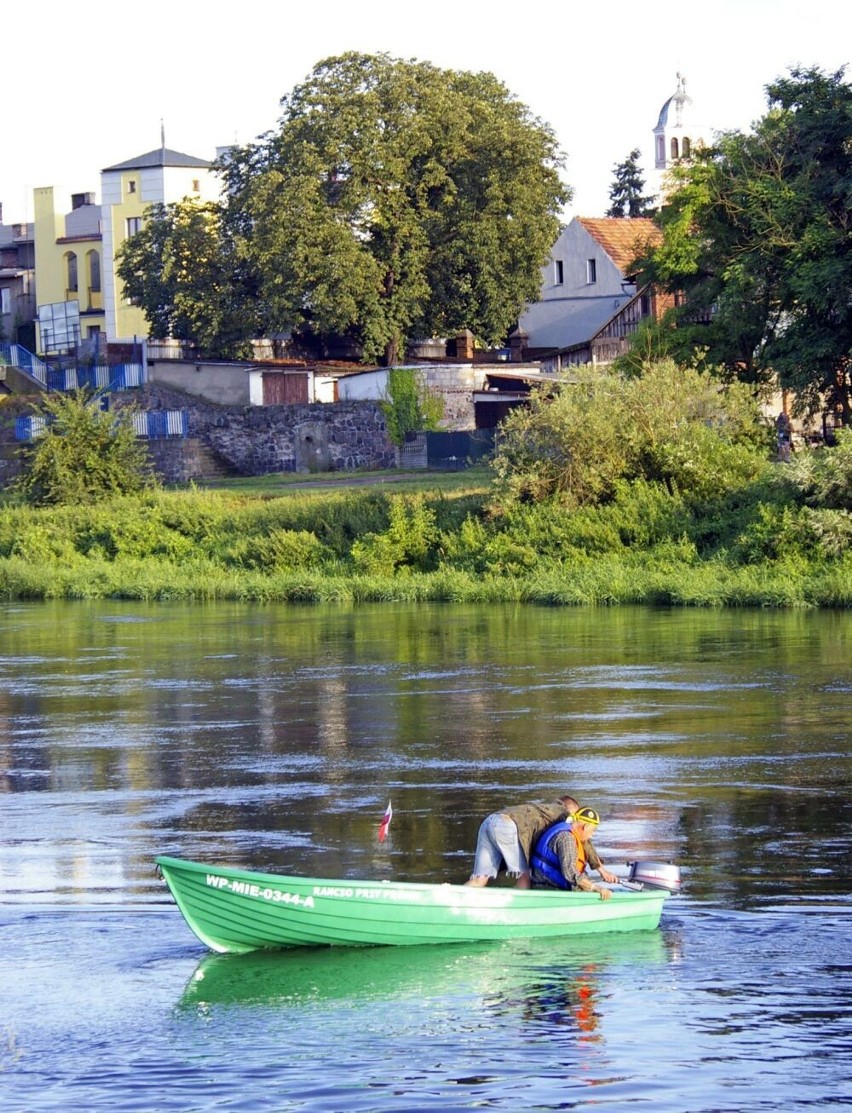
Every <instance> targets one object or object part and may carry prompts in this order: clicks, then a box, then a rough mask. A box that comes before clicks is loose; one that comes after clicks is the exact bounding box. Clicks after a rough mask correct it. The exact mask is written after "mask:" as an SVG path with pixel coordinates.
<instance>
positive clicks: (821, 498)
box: [782, 429, 852, 510]
mask: <svg viewBox="0 0 852 1113" xmlns="http://www.w3.org/2000/svg"><path fill="white" fill-rule="evenodd" d="M782 477H783V479H784V480H785V481H786V482H787V483H788V484H790V485H791V486H792V487H793V488H794V490H795V491H797V492H798V493H799V495H800V496H801V497H802V498H804V499H805V501H807V502H808V503H809V504H810V505H811V506H823V507H828V508H830V509H834V510H852V429H840V430H838V433H837V444H836V445H835V446H834V447H833V448H809V449H805V451H804V452H797V453H796V455H795V457H794V458H793V460H792V462H791V463H790V465H789V466H788V467H787V468H785V469H784V472H783V473H782Z"/></svg>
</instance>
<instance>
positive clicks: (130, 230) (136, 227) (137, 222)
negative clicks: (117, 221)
mask: <svg viewBox="0 0 852 1113" xmlns="http://www.w3.org/2000/svg"><path fill="white" fill-rule="evenodd" d="M126 223H127V235H128V236H135V235H136V233H137V232H141V231H142V217H141V216H129V217H128V218H127V222H126Z"/></svg>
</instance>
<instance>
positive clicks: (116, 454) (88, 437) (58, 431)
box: [16, 391, 154, 506]
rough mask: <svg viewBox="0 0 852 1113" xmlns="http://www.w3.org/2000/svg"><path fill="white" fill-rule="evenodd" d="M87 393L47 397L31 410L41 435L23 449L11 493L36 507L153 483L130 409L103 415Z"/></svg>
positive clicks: (95, 498) (87, 499)
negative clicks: (23, 463)
mask: <svg viewBox="0 0 852 1113" xmlns="http://www.w3.org/2000/svg"><path fill="white" fill-rule="evenodd" d="M99 402H100V400H99V398H97V397H92V395H91V393H89V392H87V391H77V392H75V393H72V394H48V395H45V396H44V398H43V400H42V401H41V402H39V403H38V405H37V406H36V411H37V415H38V416H40V417H42V418H43V419H44V431H43V432H42V434H41V435H40V436H39V437H38V438H37V439H36V441H35V443H34V444H33V445H32V446H31V447H29V448H27V449H25V453H26V457H27V460H26V467H25V469H24V471H23V472H22V474H21V476H20V478H19V480H18V482H17V485H16V489H17V490H18V491H19V492H20V493H21V494H22V495H23V496H24V497H25V498H26V499H27V501H28V502H31V503H34V504H35V505H49V504H64V505H70V506H79V505H82V504H85V503H92V502H98V501H99V500H102V499H105V498H108V497H110V496H114V495H122V494H130V493H133V492H136V491H141V490H143V489H144V488H146V487H150V486H152V485H153V484H154V479H153V476H152V473H151V468H150V464H149V461H148V453H147V450H146V448H145V446H144V444H143V442H142V441H140V440H139V439H138V438H137V436H136V433H135V430H134V428H133V417H132V411H131V410H129V409H124V410H118V411H114V412H104V411H103V410H101V408H100V404H99Z"/></svg>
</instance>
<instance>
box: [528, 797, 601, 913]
mask: <svg viewBox="0 0 852 1113" xmlns="http://www.w3.org/2000/svg"><path fill="white" fill-rule="evenodd" d="M600 821H601V820H600V816H599V815H598V813H597V812H596V811H595V809H594V808H577V809H576V810H575V811H574V814H573V815H571V816H569V817H568V818H567V819H565V820H560V821H559V822H558V823H554V824H552V825H551V826H550V827H548V828H547V830H546V831H543V832H542V834H541V835H539V837H538V839H537V840H536V843H535V846H534V847H533V850H532V854H531V856H530V867H531V877H532V884H533V886H535V887H536V888H555V889H581V890H582V891H583V892H585V893H598V894H600V898H601V900H609V898H610V897H611V896H612V893H611V892H610V890H609V889H607V888H605V887H604V886H603V885H595V884H594V882H593V881H592V879H591V878H590V877H589V876H588V874H587V872H586V871H587V869H588V868H590V867H591V868H592V869H597V871H598V872H599V873H600V875H601V877H602V878H603V880H604V881H615V880H617V879H616V877H615V875H614V874H611V873H610V872H609V871H608V870H606V869H604V866H603V863H602V862H601V860H600V858H598V857H597V855H596V854H595V855H594V859H593V858H592V856H591V855H590V854H589V849H590V847H591V844H590V839H591V837H592V835H593V834H594V833H595V830H596V828H597V826H598V824H599V823H600Z"/></svg>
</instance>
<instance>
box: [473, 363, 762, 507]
mask: <svg viewBox="0 0 852 1113" xmlns="http://www.w3.org/2000/svg"><path fill="white" fill-rule="evenodd" d="M768 450H769V440H768V432H767V428H766V426H765V424H764V423H763V422H762V420H761V417H760V413H759V410H758V407H757V404H756V402H755V401H754V399H753V398H752V396H751V395H750V394H749V392H748V390H747V389H746V388H744V387H743V386H741V385H740V384H731V385H728V386H723V385H722V384H721V382H719V380H717V379H715V378H713V377H712V376H711V375H709V374H706V373H702V372H699V371H696V370H691V369H683V368H679V367H677V366H676V365H675V364H673V363H671V362H664V363H659V364H655V365H653V366H651V367H649V368H648V369H647V370H646V373H645V375H644V376H642V377H641V378H635V377H630V378H624V377H620V376H618V375H617V374H615V373H613V372H612V371H582V372H579V373H578V375H577V377H576V379H575V380H574V381H572V382H567V381H562V382H557V383H555V384H554V385H553V386H548V387H541V388H539V390H538V391H537V392H536V393H535V394H534V395H533V397H532V402H531V405H530V406H529V407H528V408H526V407H525V408H519V409H516V410H514V411H513V412H512V413H511V414H510V415H509V416H508V417H507V418H506V419H505V420H504V422H503V424H502V426H501V435H500V438H499V440H498V443H497V447H496V450H495V454H494V460H493V465H494V470H495V472H496V474H497V477H498V487H499V492H500V497H501V500H502V501H503V502H504V503H506V502H513V501H514V502H517V501H521V502H525V501H526V502H529V501H542V500H546V499H550V498H556V499H558V500H560V501H561V502H563V503H564V504H566V505H569V506H583V505H599V504H601V503H604V502H607V501H608V500H610V499H612V498H613V497H614V495H615V492H616V490H617V485H618V482H619V480H631V479H645V480H649V481H658V482H661V483H664V484H666V486H667V487H668V489H669V491H670V492H671V493H674V492H678V493H680V494H682V495H683V496H685V497H688V498H691V499H701V498H706V497H708V496H709V495H710V494H713V495H714V496H716V497H718V495H719V494H720V493H722V492H724V491H726V490H731V489H735V488H737V487H738V486H742V485H743V484H746V483H749V482H752V481H754V480H756V479H757V478H758V477H759V476H760V475H761V473H762V472H763V471H764V470H765V469H766V468H767V467H768V466H769V464H768Z"/></svg>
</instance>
